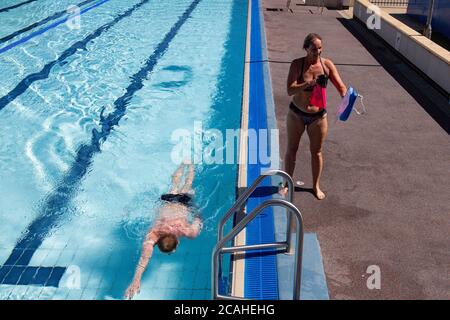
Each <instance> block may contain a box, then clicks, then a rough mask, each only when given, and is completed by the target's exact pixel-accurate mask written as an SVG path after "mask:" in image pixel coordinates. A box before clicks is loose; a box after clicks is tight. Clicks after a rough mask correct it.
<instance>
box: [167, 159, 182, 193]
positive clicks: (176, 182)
mask: <svg viewBox="0 0 450 320" xmlns="http://www.w3.org/2000/svg"><path fill="white" fill-rule="evenodd" d="M184 167H185V164H184V163H181V164H180V165H179V167H178V168H177V170H175V172H174V173H173V175H172V186H171V189H170V193H174V194H175V193H179V192H180V191H179V189H180V181H181V177H182V176H183V171H184Z"/></svg>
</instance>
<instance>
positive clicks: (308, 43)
mask: <svg viewBox="0 0 450 320" xmlns="http://www.w3.org/2000/svg"><path fill="white" fill-rule="evenodd" d="M303 49H305V50H306V52H307V53H308V55H310V56H312V57H315V58H316V57H319V56H320V54H321V53H322V37H321V36H320V35H318V34H317V33H310V34H308V35H307V36H306V38H305V40H304V41H303Z"/></svg>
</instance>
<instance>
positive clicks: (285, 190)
mask: <svg viewBox="0 0 450 320" xmlns="http://www.w3.org/2000/svg"><path fill="white" fill-rule="evenodd" d="M288 191H289V188H288V187H287V186H286V185H284V184H282V183H280V185H279V186H278V194H279V195H281V196H283V197H284V196H286V195H287V194H288Z"/></svg>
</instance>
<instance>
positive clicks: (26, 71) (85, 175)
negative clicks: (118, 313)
mask: <svg viewBox="0 0 450 320" xmlns="http://www.w3.org/2000/svg"><path fill="white" fill-rule="evenodd" d="M20 2H23V1H20V0H15V1H11V0H7V1H1V2H0V38H1V39H4V41H3V42H2V41H0V52H1V50H2V48H7V50H6V49H5V50H4V51H3V52H1V53H0V73H1V75H2V76H1V77H0V132H1V139H0V221H1V224H0V299H121V298H122V297H123V293H124V291H125V289H126V288H127V286H128V284H129V283H130V281H131V279H132V276H133V273H134V269H135V265H136V263H137V260H138V259H139V255H140V250H141V242H142V239H143V237H144V235H145V233H146V231H147V229H148V228H149V226H151V224H152V221H153V220H154V218H155V216H154V212H155V208H156V207H157V205H158V201H157V199H158V198H159V195H160V194H161V193H164V192H167V191H168V188H169V185H170V179H171V174H172V173H173V171H174V170H175V169H176V168H177V164H176V163H174V162H173V161H172V157H171V152H172V151H173V148H174V146H175V145H176V144H177V143H178V142H177V141H173V140H172V139H171V137H172V133H173V132H174V131H175V130H177V129H187V130H189V131H190V132H192V131H193V128H194V123H196V122H197V123H198V122H201V123H202V125H203V128H204V129H212V128H214V129H218V130H221V131H224V130H225V129H227V128H238V127H239V125H240V107H241V99H242V81H243V64H244V49H245V30H246V19H247V17H246V15H247V2H246V1H244V0H217V1H206V0H177V1H174V0H171V1H158V0H132V1H121V0H108V1H105V0H103V1H101V0H97V1H81V0H78V1H51V0H39V1H34V2H30V3H29V4H25V5H22V6H20V7H17V8H14V9H11V10H7V11H3V12H1V8H5V7H8V6H14V4H17V3H20ZM71 4H82V6H81V7H80V9H81V12H82V15H81V20H80V28H79V29H70V28H69V27H68V26H67V25H66V23H65V22H64V19H66V18H67V14H60V13H61V12H64V10H65V9H66V8H67V7H68V6H69V5H71ZM90 7H92V9H89V10H86V11H85V12H84V13H83V10H84V9H88V8H90ZM58 21H62V22H61V23H59V24H58V23H57V22H58ZM33 24H34V25H35V27H32V28H31V26H32V25H33ZM44 29H45V32H43V31H44ZM34 35H35V36H34ZM8 46H9V47H8ZM204 144H205V145H206V144H207V141H205V142H204ZM236 170H237V166H236V165H232V164H230V165H221V164H204V163H200V164H198V165H196V178H195V181H194V189H195V192H196V197H195V200H196V203H197V204H198V206H199V207H200V208H201V210H202V214H203V218H204V228H203V231H202V233H201V234H200V236H199V237H198V238H196V239H194V240H186V239H182V240H181V242H180V246H179V248H178V249H177V252H176V254H173V255H170V256H169V255H163V254H161V253H159V251H158V250H155V253H154V256H153V257H152V259H151V262H150V265H149V268H148V269H147V271H146V273H145V275H144V277H143V281H142V286H141V293H140V294H139V295H138V296H136V299H208V298H210V295H211V291H210V288H211V283H210V281H211V280H210V274H211V250H212V248H213V246H214V244H215V242H216V225H217V221H218V219H219V217H221V216H222V215H223V213H224V212H225V211H226V210H227V209H228V208H229V207H230V206H231V204H232V202H233V201H234V199H235V182H236ZM78 275H79V277H78ZM30 279H33V281H31V280H30ZM74 279H75V280H74ZM77 279H78V280H79V282H77V281H78V280H77Z"/></svg>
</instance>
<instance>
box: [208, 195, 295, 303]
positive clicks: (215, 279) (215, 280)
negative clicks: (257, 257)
mask: <svg viewBox="0 0 450 320" xmlns="http://www.w3.org/2000/svg"><path fill="white" fill-rule="evenodd" d="M271 206H281V207H284V208H286V209H288V211H289V212H290V213H291V214H292V213H293V214H294V216H295V218H296V219H297V223H296V235H297V247H296V250H295V268H294V281H295V282H294V292H293V299H294V300H300V288H301V269H302V268H301V266H302V252H303V233H304V230H303V218H302V214H301V213H300V211H299V210H298V208H297V207H296V206H294V205H293V204H292V203H290V202H288V201H286V200H282V199H270V200H267V201H265V202H263V203H262V204H260V205H259V206H258V207H256V208H255V209H254V210H252V212H250V213H249V214H248V215H246V216H245V218H244V219H242V220H241V221H240V222H239V223H238V224H237V225H236V226H235V227H234V228H233V229H232V230H231V231H230V232H229V233H228V234H227V235H226V236H225V237H224V238H223V239H221V240H219V242H218V243H217V244H216V246H215V247H214V253H213V258H212V267H213V274H212V286H213V288H212V289H213V299H217V298H224V296H223V295H220V294H219V265H220V263H219V258H220V257H221V254H222V252H223V249H224V247H225V244H226V243H227V242H228V241H230V240H232V239H233V238H234V237H236V235H237V234H238V233H239V232H241V231H242V230H243V229H244V228H245V227H246V226H247V224H248V223H250V222H251V221H252V220H253V219H254V218H255V217H256V216H257V215H258V214H260V213H261V211H262V210H264V209H265V208H267V207H271ZM289 216H290V215H289ZM289 233H290V230H289ZM289 238H290V237H289V235H287V239H289ZM277 244H279V243H273V244H272V245H274V246H275V245H277ZM284 244H285V247H286V250H287V249H288V248H289V244H288V240H286V242H285V243H284ZM268 245H270V244H259V245H251V246H241V247H237V248H239V249H240V250H239V251H248V250H255V249H258V248H267V246H268ZM233 248H236V247H231V248H225V249H228V250H227V251H230V250H231V249H233ZM236 298H237V297H236ZM231 299H233V297H232V298H231Z"/></svg>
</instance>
